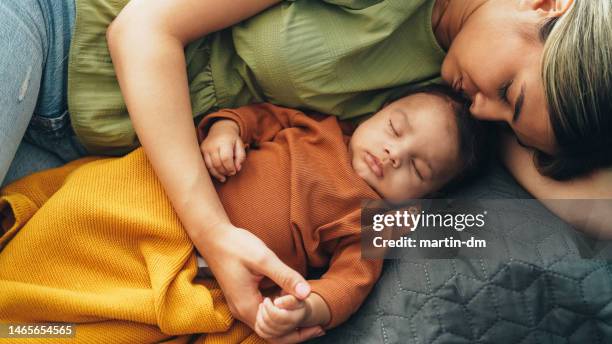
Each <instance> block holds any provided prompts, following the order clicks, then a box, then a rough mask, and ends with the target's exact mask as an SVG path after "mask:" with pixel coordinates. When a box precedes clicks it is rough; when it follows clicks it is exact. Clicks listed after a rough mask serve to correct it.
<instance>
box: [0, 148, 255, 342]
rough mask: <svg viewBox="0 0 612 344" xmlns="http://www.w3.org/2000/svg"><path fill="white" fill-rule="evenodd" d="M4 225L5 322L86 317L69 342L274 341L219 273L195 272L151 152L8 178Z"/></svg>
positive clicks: (1, 204)
mask: <svg viewBox="0 0 612 344" xmlns="http://www.w3.org/2000/svg"><path fill="white" fill-rule="evenodd" d="M0 221H1V222H0V224H1V226H2V227H1V228H2V231H0V234H3V235H2V237H0V323H5V324H6V323H40V322H66V323H76V328H75V330H76V331H75V332H76V336H75V337H74V338H73V340H61V342H66V343H75V342H79V343H151V342H160V341H166V342H177V343H186V342H197V343H259V342H263V340H262V339H261V338H259V337H258V336H257V335H255V334H254V333H253V332H252V331H251V330H250V329H249V328H248V327H247V326H246V325H244V324H243V323H240V322H238V321H236V322H234V321H233V318H232V317H231V314H230V312H229V309H228V307H227V304H226V303H225V300H224V298H223V295H222V292H221V290H220V288H219V286H218V284H217V283H216V282H215V281H214V280H194V279H195V278H196V273H197V264H196V258H195V255H194V250H193V246H192V244H191V241H190V240H189V238H188V237H187V235H186V233H185V231H184V230H183V228H182V226H181V224H180V222H179V220H178V218H177V216H176V214H175V213H174V211H173V210H172V207H171V205H170V203H169V201H168V199H167V198H166V197H165V195H164V192H163V190H162V187H161V185H160V184H159V182H158V180H157V178H156V177H155V175H154V172H153V170H152V168H151V166H150V165H149V163H148V161H147V159H146V157H145V154H144V152H143V151H142V150H141V149H139V150H136V151H134V152H133V153H131V154H129V155H127V156H125V157H123V158H113V159H98V160H96V159H91V158H89V159H82V160H79V161H76V162H73V163H71V164H68V165H66V166H64V167H61V168H57V169H53V170H48V171H44V172H41V173H38V174H35V175H32V176H29V177H26V178H24V179H22V180H20V181H17V182H15V183H13V184H11V185H9V186H7V187H6V188H4V189H3V190H2V191H1V193H0ZM3 341H5V342H11V343H14V342H16V340H15V339H14V338H13V339H0V342H3ZM34 341H40V342H46V343H50V342H58V339H46V340H43V339H38V340H34V339H29V340H28V342H34Z"/></svg>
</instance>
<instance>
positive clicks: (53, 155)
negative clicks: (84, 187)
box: [0, 0, 86, 184]
mask: <svg viewBox="0 0 612 344" xmlns="http://www.w3.org/2000/svg"><path fill="white" fill-rule="evenodd" d="M0 18H2V21H0V47H2V49H0V182H2V181H3V180H4V182H3V184H6V183H8V182H10V181H12V180H15V179H17V178H19V177H22V176H24V175H26V174H30V173H32V172H35V171H37V170H41V169H45V168H51V167H56V166H60V165H62V164H64V163H65V162H68V161H71V160H74V159H76V158H79V157H81V156H83V155H85V154H86V151H85V149H84V148H83V146H82V145H81V144H80V143H79V142H78V140H77V139H76V137H75V135H74V132H73V131H72V128H71V126H70V118H69V114H68V105H67V91H66V89H67V74H68V50H69V46H70V39H71V37H72V29H73V27H74V19H75V7H74V0H2V1H0Z"/></svg>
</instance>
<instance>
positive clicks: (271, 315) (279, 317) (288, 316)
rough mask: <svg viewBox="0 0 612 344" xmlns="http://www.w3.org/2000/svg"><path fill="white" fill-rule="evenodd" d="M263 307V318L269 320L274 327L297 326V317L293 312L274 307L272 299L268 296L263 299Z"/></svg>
mask: <svg viewBox="0 0 612 344" xmlns="http://www.w3.org/2000/svg"><path fill="white" fill-rule="evenodd" d="M263 308H264V319H266V320H268V319H269V320H270V321H271V322H273V323H274V324H275V325H276V326H274V327H275V328H280V329H283V330H285V331H286V330H288V329H294V328H296V327H297V325H298V323H297V318H296V314H294V313H295V312H292V311H288V310H286V309H280V308H278V307H276V306H275V305H274V304H273V303H272V300H270V299H269V298H267V297H266V298H265V299H264V301H263Z"/></svg>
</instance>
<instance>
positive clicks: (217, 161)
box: [210, 149, 229, 181]
mask: <svg viewBox="0 0 612 344" xmlns="http://www.w3.org/2000/svg"><path fill="white" fill-rule="evenodd" d="M210 160H211V161H212V164H213V167H214V168H215V170H216V171H217V173H219V174H220V175H222V176H227V175H229V173H228V172H227V171H226V170H225V167H223V161H221V155H220V154H219V149H217V150H216V151H212V152H211V153H210ZM223 181H225V177H223Z"/></svg>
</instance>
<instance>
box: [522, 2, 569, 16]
mask: <svg viewBox="0 0 612 344" xmlns="http://www.w3.org/2000/svg"><path fill="white" fill-rule="evenodd" d="M574 1H575V0H522V5H523V6H524V7H527V8H529V9H531V10H534V11H537V12H538V13H539V14H540V15H542V16H545V17H549V18H554V17H560V16H562V15H563V14H564V13H566V12H567V11H568V10H569V9H570V8H571V7H572V5H573V4H574Z"/></svg>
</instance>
